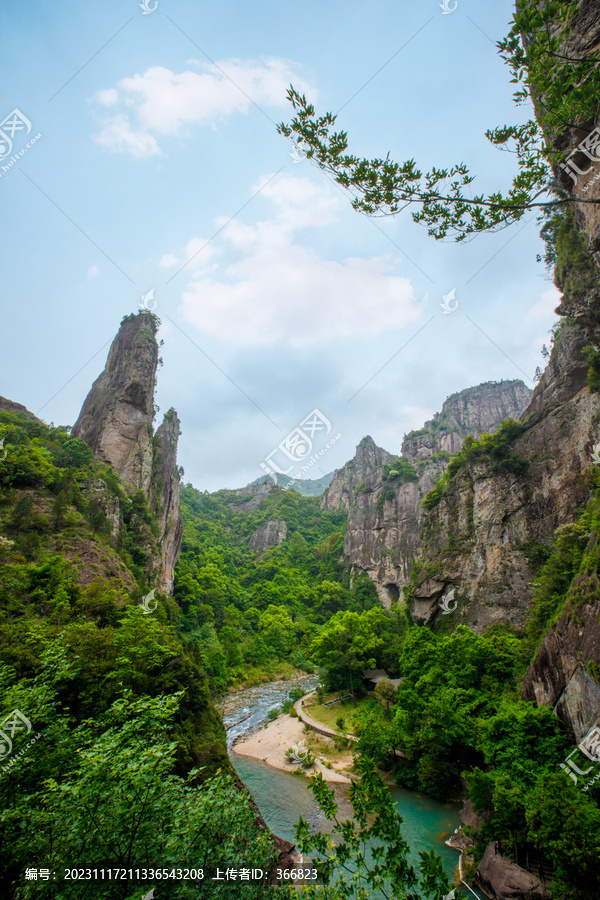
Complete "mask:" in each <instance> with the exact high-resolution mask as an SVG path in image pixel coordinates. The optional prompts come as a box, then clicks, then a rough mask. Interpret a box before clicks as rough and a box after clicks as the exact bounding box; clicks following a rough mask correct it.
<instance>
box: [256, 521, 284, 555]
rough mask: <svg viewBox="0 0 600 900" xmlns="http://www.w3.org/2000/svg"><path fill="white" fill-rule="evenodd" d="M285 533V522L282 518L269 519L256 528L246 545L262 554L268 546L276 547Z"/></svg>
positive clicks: (282, 539)
mask: <svg viewBox="0 0 600 900" xmlns="http://www.w3.org/2000/svg"><path fill="white" fill-rule="evenodd" d="M286 535H287V523H286V522H284V521H283V520H282V519H269V520H268V522H265V523H264V525H261V526H260V527H259V528H257V529H256V531H255V532H254V534H253V535H252V537H251V538H250V543H249V545H248V546H249V547H250V549H251V550H256V551H258V552H259V553H261V554H262V553H264V552H265V550H266V549H267V548H268V547H278V546H279V545H280V544H281V543H282V542H283V541H285V538H286Z"/></svg>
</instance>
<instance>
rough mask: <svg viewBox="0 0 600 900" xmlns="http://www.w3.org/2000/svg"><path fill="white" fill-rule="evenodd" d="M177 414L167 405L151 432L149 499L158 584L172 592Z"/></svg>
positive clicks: (179, 532)
mask: <svg viewBox="0 0 600 900" xmlns="http://www.w3.org/2000/svg"><path fill="white" fill-rule="evenodd" d="M179 425H180V422H179V418H178V416H177V413H176V412H175V410H174V409H170V410H169V411H168V412H167V413H165V416H164V418H163V421H162V425H161V426H160V428H158V429H157V431H156V434H155V435H154V441H153V447H154V467H153V473H152V492H151V502H152V506H153V508H154V511H155V512H156V515H157V516H158V522H159V541H160V546H161V551H162V567H161V572H160V578H159V585H158V586H159V588H160V590H161V591H163V592H164V593H165V594H169V595H170V594H172V592H173V572H174V569H175V564H176V563H177V558H178V556H179V551H180V550H181V541H182V538H183V518H182V515H181V506H180V504H179V480H180V475H181V473H183V469H181V470H180V469H179V468H178V466H177V442H178V440H179V435H180V434H181V432H180V430H179Z"/></svg>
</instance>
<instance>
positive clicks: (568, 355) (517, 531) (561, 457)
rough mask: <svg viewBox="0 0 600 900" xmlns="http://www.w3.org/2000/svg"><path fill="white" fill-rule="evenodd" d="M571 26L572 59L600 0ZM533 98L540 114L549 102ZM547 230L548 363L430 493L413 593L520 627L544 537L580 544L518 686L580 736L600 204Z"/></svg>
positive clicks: (444, 609)
mask: <svg viewBox="0 0 600 900" xmlns="http://www.w3.org/2000/svg"><path fill="white" fill-rule="evenodd" d="M565 34H566V36H565V38H564V40H563V45H562V48H561V50H562V52H563V53H564V55H565V57H566V56H571V57H572V56H575V57H578V58H580V59H581V58H585V56H586V54H589V52H590V51H591V50H593V49H597V48H598V46H599V45H600V10H599V8H598V4H597V3H592V2H589V0H583V2H581V3H580V4H579V5H578V7H577V9H576V10H575V11H574V13H573V18H572V21H571V29H570V31H569V32H568V34H567V33H565ZM537 105H538V112H539V108H540V106H542V107H543V105H544V104H543V102H542V103H541V104H540V103H539V102H538V104H537ZM597 123H598V119H597V109H596V115H595V116H591V117H589V118H585V116H583V117H580V119H579V120H577V119H576V118H575V119H571V124H570V125H569V126H568V127H567V126H565V127H564V128H563V129H562V130H560V132H559V133H554V132H551V131H548V130H546V137H547V140H548V143H549V146H550V147H551V148H552V149H553V150H555V151H557V152H560V153H561V154H562V158H563V159H567V158H568V157H569V155H570V154H571V153H572V152H573V151H574V150H575V149H576V148H577V147H578V145H579V143H580V142H581V141H582V140H583V139H584V138H586V136H588V135H589V134H590V132H592V130H593V129H594V127H595V126H597ZM573 159H574V160H575V162H576V164H577V167H578V169H581V170H586V171H584V172H583V174H582V175H580V176H578V177H577V180H576V182H575V183H573V180H572V179H571V178H570V176H569V175H568V174H567V173H566V170H565V168H564V167H561V166H560V165H559V164H558V163H557V164H556V166H555V176H556V179H557V181H558V183H559V184H560V185H562V188H563V189H564V190H565V191H567V192H569V193H571V192H572V194H573V195H574V196H575V197H580V198H581V199H582V200H584V199H585V200H588V201H589V200H595V201H598V200H599V199H600V178H599V177H598V175H599V173H600V164H599V163H598V162H596V163H594V162H593V161H590V158H589V156H587V157H586V156H585V154H584V153H583V152H582V153H580V154H575V156H574V157H573ZM596 159H598V157H596ZM551 232H552V238H553V249H554V259H553V260H552V261H553V262H554V264H555V282H556V284H557V286H558V287H559V289H560V290H561V291H563V298H562V301H561V303H560V306H559V307H558V309H557V312H558V313H559V315H560V316H561V317H562V319H561V322H560V325H559V328H558V329H557V331H556V333H555V338H554V341H553V348H552V353H551V357H550V360H549V364H548V366H547V368H546V371H545V372H544V374H543V377H542V379H541V381H540V383H539V384H538V385H537V387H536V389H535V392H534V395H533V397H532V400H531V403H530V404H529V406H528V408H527V409H526V410H525V411H524V413H523V415H522V416H521V422H520V425H519V427H516V428H512V429H511V430H510V432H509V431H507V432H505V433H504V434H503V436H502V437H503V439H502V440H501V441H499V442H498V443H497V444H496V445H493V444H490V443H488V444H487V446H483V445H482V446H476V447H472V448H466V451H465V452H463V453H462V454H461V458H459V459H458V460H456V462H455V463H453V464H451V470H450V472H449V475H448V477H447V479H446V483H445V484H444V483H442V484H440V485H439V486H438V487H436V491H435V492H434V493H433V494H432V495H430V498H428V499H429V505H430V512H429V515H428V516H427V518H426V521H425V523H424V524H425V527H424V531H423V537H424V550H423V554H422V557H421V558H420V560H419V563H418V565H417V567H416V569H415V576H414V578H413V584H412V585H411V588H410V589H409V599H410V604H411V614H412V616H413V618H414V619H415V620H416V621H419V622H426V623H430V622H433V621H436V620H440V618H441V615H443V614H447V613H448V612H451V613H452V615H449V616H448V617H447V619H446V620H445V621H448V619H452V620H454V621H460V622H463V623H465V624H467V625H468V626H470V627H471V628H473V629H474V630H483V629H485V628H486V627H488V626H489V625H491V624H493V623H494V622H496V621H509V622H512V623H513V624H514V625H515V626H517V627H522V626H523V625H524V624H525V622H526V620H527V618H528V615H529V613H530V612H531V605H532V598H533V597H534V595H535V594H536V590H537V589H536V585H535V574H534V573H535V568H536V567H535V564H534V563H535V558H536V556H538V557H539V551H540V548H542V549H543V548H552V547H560V546H561V544H563V543H565V542H567V543H569V542H571V544H572V545H573V546H575V545H578V544H579V545H580V546H579V547H578V548H577V549H576V551H575V553H576V555H578V556H581V554H583V556H582V559H583V562H582V564H581V568H580V570H577V568H576V569H575V571H576V572H577V571H579V574H578V575H577V576H576V578H575V579H574V581H573V583H572V584H571V586H570V588H569V589H568V592H567V594H566V595H565V594H564V591H559V592H557V593H556V594H555V595H554V597H555V601H554V602H555V603H561V604H562V605H563V607H564V608H562V612H561V608H559V609H558V613H557V615H558V621H557V622H556V624H554V625H552V627H551V628H550V629H549V631H548V632H547V633H546V634H545V636H544V635H542V640H541V644H540V646H539V649H538V650H537V651H536V653H535V657H534V660H533V662H532V665H531V667H530V668H529V671H528V672H527V674H526V676H525V679H524V682H523V686H522V694H523V696H524V697H525V698H526V699H529V700H533V701H535V702H537V703H538V704H541V705H547V706H551V707H552V708H553V709H554V710H555V711H556V714H557V715H558V716H559V717H560V718H561V720H562V721H563V723H564V725H565V726H566V728H567V730H568V731H569V732H570V734H571V736H572V738H573V740H580V739H581V738H582V737H583V736H584V735H585V734H586V733H587V732H588V730H589V729H590V728H591V727H592V726H593V725H594V724H598V723H599V722H600V686H599V681H600V678H599V676H598V672H599V666H600V632H599V629H598V621H599V617H600V582H599V578H598V569H599V562H600V561H599V556H598V547H597V544H598V534H597V528H595V527H594V525H593V524H590V523H593V522H595V521H597V516H596V515H595V513H587V514H586V515H587V520H585V521H583V524H581V525H580V524H576V520H577V518H578V516H579V515H580V512H581V511H582V510H583V508H584V506H585V504H586V502H589V503H593V502H594V501H593V500H591V499H590V497H592V498H593V497H594V490H595V488H594V485H595V481H596V479H595V473H594V471H593V469H594V466H595V459H594V456H593V455H592V453H593V450H594V448H595V447H596V446H597V444H598V441H599V440H600V431H599V422H600V393H598V388H599V387H600V384H599V383H598V378H597V377H596V375H595V373H596V372H600V354H599V353H598V349H599V348H600V289H599V286H598V266H597V264H598V263H599V262H600V252H599V251H600V213H599V212H598V206H597V205H592V204H591V203H589V202H587V203H584V202H580V203H575V204H574V214H572V213H571V212H570V211H569V210H568V209H559V210H558V212H557V213H555V214H554V218H553V220H552V224H551ZM586 348H587V349H586ZM590 388H591V389H590ZM554 552H556V551H554ZM551 613H552V611H551V610H550V618H552V616H551ZM556 617H557V616H554V618H556Z"/></svg>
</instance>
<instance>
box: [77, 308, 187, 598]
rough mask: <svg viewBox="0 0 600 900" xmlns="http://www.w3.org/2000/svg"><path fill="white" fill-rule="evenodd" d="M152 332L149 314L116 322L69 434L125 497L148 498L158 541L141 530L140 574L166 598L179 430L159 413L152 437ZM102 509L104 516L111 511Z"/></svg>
mask: <svg viewBox="0 0 600 900" xmlns="http://www.w3.org/2000/svg"><path fill="white" fill-rule="evenodd" d="M156 330H157V320H156V318H155V317H154V316H153V315H152V314H151V313H148V312H142V313H139V314H138V315H131V316H128V317H127V318H125V319H124V320H123V322H122V323H121V327H120V329H119V332H118V334H117V336H116V337H115V339H114V341H113V343H112V345H111V348H110V351H109V353H108V358H107V360H106V366H105V367H104V371H103V372H102V373H101V374H100V375H99V376H98V378H97V379H96V381H95V382H94V384H93V385H92V389H91V391H90V392H89V394H88V396H87V397H86V399H85V401H84V404H83V406H82V408H81V412H80V414H79V418H78V419H77V421H76V423H75V425H74V426H73V432H72V433H73V437H77V438H81V439H82V440H84V441H85V442H86V444H88V445H89V446H90V447H91V448H92V450H93V451H94V457H95V460H96V462H104V463H107V464H108V465H109V466H111V467H112V468H113V469H114V470H115V472H117V473H118V474H119V475H120V476H121V478H122V479H123V480H124V481H125V482H126V483H127V484H128V485H129V486H130V488H131V491H132V493H133V492H135V491H136V490H137V491H141V492H142V494H143V495H144V497H145V498H146V500H148V502H149V505H150V508H151V510H152V511H153V512H154V513H155V515H156V517H157V519H158V536H157V539H156V538H155V537H154V536H153V535H152V533H151V532H150V530H149V529H148V535H147V538H148V541H147V543H148V548H147V549H148V557H147V562H146V574H147V577H148V580H149V582H150V583H154V582H155V583H156V586H157V587H158V588H159V589H160V590H161V591H163V592H164V593H166V594H167V595H170V594H171V593H172V590H173V570H174V567H175V564H176V562H177V558H178V556H179V551H180V550H181V541H182V536H183V523H182V518H181V510H180V506H179V481H180V473H179V469H178V468H177V442H178V439H179V434H180V431H179V419H178V418H177V413H176V412H175V410H169V412H168V413H167V414H166V415H165V417H164V420H163V422H162V424H161V426H160V427H159V428H158V430H157V431H156V434H154V429H153V426H152V422H153V419H154V390H155V386H156V369H157V365H158V345H157V343H156V336H155V335H156ZM101 499H102V495H101V494H100V495H99V502H101ZM104 512H105V514H106V515H107V516H108V517H109V519H110V518H111V512H112V511H111V510H110V509H104Z"/></svg>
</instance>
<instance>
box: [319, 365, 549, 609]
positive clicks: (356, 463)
mask: <svg viewBox="0 0 600 900" xmlns="http://www.w3.org/2000/svg"><path fill="white" fill-rule="evenodd" d="M530 396H531V391H529V389H528V388H527V387H526V386H525V385H524V384H523V382H522V381H505V382H500V383H498V384H496V383H492V382H490V383H486V384H482V385H479V386H477V387H474V388H468V389H467V390H464V391H460V392H459V393H457V394H453V395H452V396H451V397H449V398H448V399H447V400H446V401H445V403H444V404H443V406H442V410H441V412H440V413H438V414H437V415H436V416H435V417H434V419H432V420H431V421H429V422H426V423H425V425H424V427H423V428H422V429H421V430H419V431H414V432H411V433H410V434H409V435H407V436H406V437H405V439H404V441H403V444H402V458H401V459H400V460H399V458H398V457H396V456H393V455H392V454H390V453H388V452H387V451H385V450H382V449H381V448H380V447H377V446H376V445H375V443H374V441H373V439H372V438H371V437H366V438H364V439H363V440H362V441H361V442H360V444H359V445H358V447H357V450H356V455H355V457H354V459H352V460H351V461H350V462H348V463H346V465H345V466H344V467H343V468H342V469H339V470H338V471H336V473H335V475H334V477H333V481H332V483H331V487H330V488H329V490H328V491H327V492H326V494H325V495H324V497H323V501H322V505H323V507H324V508H325V509H330V510H336V509H339V508H340V507H343V508H344V509H346V510H347V511H348V526H347V529H346V536H345V540H344V556H345V558H346V561H347V563H348V564H349V565H350V566H351V568H352V569H353V570H354V571H365V572H366V573H367V574H368V575H369V577H370V578H371V580H372V581H373V583H374V584H375V587H376V589H377V592H378V594H379V598H380V600H381V602H382V603H383V605H384V606H386V607H389V606H390V605H391V603H392V602H393V601H395V600H397V599H398V597H399V595H400V593H401V591H402V589H403V587H404V586H405V585H406V584H407V583H408V579H409V575H410V570H411V565H412V562H413V560H414V559H415V557H417V556H418V555H419V553H420V552H421V547H422V542H421V539H420V536H419V531H420V527H421V522H422V520H423V516H424V510H423V508H422V507H421V499H422V498H423V496H424V495H425V494H426V493H428V492H429V491H430V490H431V489H432V488H433V486H434V484H435V481H436V480H437V478H439V476H440V475H441V474H442V473H443V472H444V471H445V469H446V467H447V465H448V459H449V458H450V453H453V452H456V451H458V450H460V448H461V446H462V443H463V441H464V439H465V437H466V436H467V435H474V436H476V437H477V436H479V435H481V434H482V433H483V432H493V431H495V430H496V428H498V426H499V425H500V423H501V422H502V420H503V419H505V418H507V417H514V416H518V415H519V414H520V413H521V411H522V410H523V408H524V407H525V405H526V404H527V402H528V401H529V398H530Z"/></svg>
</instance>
